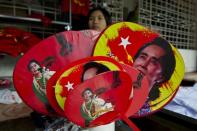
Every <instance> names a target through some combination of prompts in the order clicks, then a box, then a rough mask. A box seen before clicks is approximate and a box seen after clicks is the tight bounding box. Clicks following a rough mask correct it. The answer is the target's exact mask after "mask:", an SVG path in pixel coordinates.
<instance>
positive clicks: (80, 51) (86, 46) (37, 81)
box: [13, 31, 94, 115]
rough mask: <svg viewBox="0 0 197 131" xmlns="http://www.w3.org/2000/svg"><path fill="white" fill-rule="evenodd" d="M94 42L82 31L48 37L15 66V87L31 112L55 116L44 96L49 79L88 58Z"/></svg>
mask: <svg viewBox="0 0 197 131" xmlns="http://www.w3.org/2000/svg"><path fill="white" fill-rule="evenodd" d="M93 45H94V41H93V40H92V39H91V38H90V37H88V36H87V35H86V34H85V33H84V32H81V31H67V32H62V33H58V34H56V35H53V36H50V37H48V38H47V39H45V40H43V41H41V42H40V43H39V44H38V45H36V46H34V47H33V48H32V49H31V50H29V51H28V52H27V53H26V54H25V55H24V56H23V57H22V58H21V59H20V60H19V61H18V63H17V64H16V67H15V69H14V74H13V77H14V85H15V88H16V90H17V91H18V93H19V95H20V96H21V98H22V99H23V100H24V102H26V103H27V104H28V105H29V106H30V107H31V108H33V109H34V110H36V111H38V112H40V113H43V114H47V115H50V114H51V113H54V111H53V109H52V108H51V106H50V104H49V102H48V100H47V96H46V84H47V81H48V80H49V79H50V77H51V76H52V75H53V74H54V73H55V72H56V71H59V70H61V69H62V68H63V67H64V66H66V65H68V64H70V63H71V62H74V61H76V60H79V59H82V58H86V57H88V56H90V55H91V52H92V48H93Z"/></svg>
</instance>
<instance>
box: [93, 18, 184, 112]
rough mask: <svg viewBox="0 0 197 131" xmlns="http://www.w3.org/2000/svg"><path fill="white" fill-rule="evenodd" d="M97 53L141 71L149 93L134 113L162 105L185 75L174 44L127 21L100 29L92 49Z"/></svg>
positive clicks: (157, 108)
mask: <svg viewBox="0 0 197 131" xmlns="http://www.w3.org/2000/svg"><path fill="white" fill-rule="evenodd" d="M98 55H102V56H109V57H111V58H114V59H115V60H117V61H119V62H121V63H124V64H128V65H130V66H133V67H134V68H136V69H137V70H138V71H140V75H139V77H141V76H146V77H147V79H148V82H149V89H148V91H149V93H148V97H147V100H146V101H145V103H144V105H143V106H142V108H141V109H140V110H139V111H138V112H137V114H136V116H144V115H147V114H150V113H152V112H155V111H156V110H159V109H161V107H163V105H165V104H166V103H167V101H165V100H166V99H168V98H169V97H170V96H171V95H172V94H174V93H175V92H176V91H177V88H178V87H179V84H180V82H181V81H182V79H183V76H184V62H183V59H182V57H181V55H180V53H179V52H178V51H177V50H176V48H174V47H173V46H172V45H171V44H169V43H168V42H167V41H166V40H165V39H163V38H162V37H160V36H159V34H157V33H154V32H152V31H151V30H149V29H147V28H145V27H143V26H140V25H138V24H134V23H130V22H120V23H116V24H113V25H111V26H109V27H108V28H107V29H106V30H104V31H103V32H102V34H101V35H100V37H99V38H98V39H97V43H96V44H95V48H94V52H93V56H98ZM131 75H132V74H131ZM139 92H141V90H139ZM146 93H147V92H146ZM168 100H170V99H168ZM163 101H165V102H163ZM158 103H160V104H159V106H155V105H157V104H158ZM161 103H162V104H161ZM136 109H137V108H136ZM132 110H134V109H132ZM127 115H129V114H127ZM130 115H131V114H130Z"/></svg>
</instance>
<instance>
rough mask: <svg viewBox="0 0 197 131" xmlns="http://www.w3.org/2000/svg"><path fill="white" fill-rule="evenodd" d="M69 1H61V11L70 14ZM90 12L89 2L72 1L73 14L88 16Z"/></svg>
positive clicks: (86, 0)
mask: <svg viewBox="0 0 197 131" xmlns="http://www.w3.org/2000/svg"><path fill="white" fill-rule="evenodd" d="M69 1H70V0H62V1H61V9H62V11H63V12H66V13H68V12H69ZM88 12H89V0H72V14H75V15H83V16H87V14H88Z"/></svg>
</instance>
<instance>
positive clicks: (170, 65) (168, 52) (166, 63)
mask: <svg viewBox="0 0 197 131" xmlns="http://www.w3.org/2000/svg"><path fill="white" fill-rule="evenodd" d="M150 45H157V46H159V47H160V48H162V49H163V50H164V51H165V55H164V56H162V57H161V67H162V76H163V78H164V80H163V81H162V82H166V81H168V80H169V79H170V77H171V75H172V74H173V72H174V70H175V64H176V62H175V57H174V53H173V50H172V48H171V46H170V44H169V43H168V42H167V41H166V40H165V39H163V38H161V37H156V38H155V39H154V40H153V41H152V42H150V43H147V44H145V45H144V46H142V47H141V48H140V49H139V51H138V52H137V53H136V55H135V56H134V61H135V60H136V59H137V58H138V57H139V55H140V54H141V52H142V51H143V50H144V49H145V48H146V47H148V46H150Z"/></svg>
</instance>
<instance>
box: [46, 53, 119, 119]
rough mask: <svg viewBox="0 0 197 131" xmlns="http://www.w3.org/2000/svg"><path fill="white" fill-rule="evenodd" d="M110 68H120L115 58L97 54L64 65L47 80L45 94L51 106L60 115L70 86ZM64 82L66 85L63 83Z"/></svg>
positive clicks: (74, 85) (73, 86)
mask: <svg viewBox="0 0 197 131" xmlns="http://www.w3.org/2000/svg"><path fill="white" fill-rule="evenodd" d="M111 70H122V67H121V65H120V64H119V63H118V62H116V61H115V60H113V59H111V58H108V57H103V56H97V57H90V58H85V59H81V60H78V61H75V62H73V63H72V64H70V65H69V66H66V67H65V68H63V69H62V70H61V71H59V72H57V73H56V74H55V75H54V76H52V78H51V79H50V80H49V82H48V86H47V96H48V100H49V102H50V103H51V105H52V107H53V108H54V109H55V110H56V111H57V112H59V113H60V114H61V115H63V114H62V111H63V109H64V103H65V101H66V100H67V98H66V96H67V94H68V92H69V90H70V89H71V87H70V86H71V85H72V88H75V87H76V86H77V85H79V84H81V83H82V82H83V81H84V80H86V79H88V78H90V77H93V76H94V75H97V74H100V73H102V72H106V71H111ZM65 83H66V85H65Z"/></svg>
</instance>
